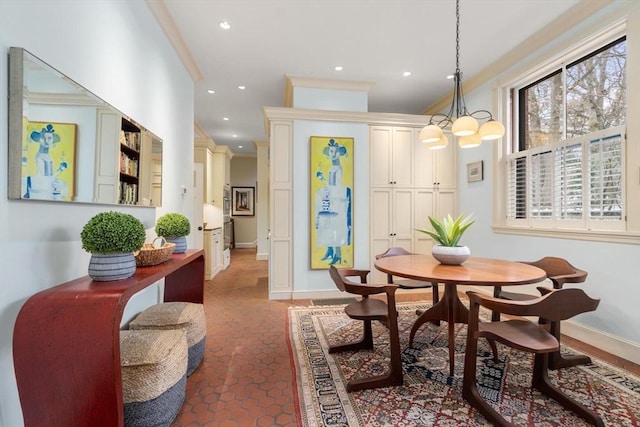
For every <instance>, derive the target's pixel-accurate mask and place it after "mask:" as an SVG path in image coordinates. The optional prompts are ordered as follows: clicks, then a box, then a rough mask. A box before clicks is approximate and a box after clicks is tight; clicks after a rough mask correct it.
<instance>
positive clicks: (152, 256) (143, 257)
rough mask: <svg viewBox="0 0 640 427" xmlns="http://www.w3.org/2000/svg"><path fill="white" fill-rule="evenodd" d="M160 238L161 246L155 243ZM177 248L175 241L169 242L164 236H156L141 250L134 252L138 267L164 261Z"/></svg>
mask: <svg viewBox="0 0 640 427" xmlns="http://www.w3.org/2000/svg"><path fill="white" fill-rule="evenodd" d="M158 239H160V241H161V242H162V246H160V247H158V246H156V245H155V243H156V240H158ZM175 248H176V244H175V243H167V241H166V240H165V239H164V237H156V238H155V239H154V240H153V242H152V243H145V244H144V245H142V248H141V249H140V250H139V251H137V252H135V253H134V255H135V257H136V265H137V266H138V267H145V266H149V265H157V264H160V263H163V262H165V261H166V260H168V259H169V257H171V254H172V253H173V251H174V250H175Z"/></svg>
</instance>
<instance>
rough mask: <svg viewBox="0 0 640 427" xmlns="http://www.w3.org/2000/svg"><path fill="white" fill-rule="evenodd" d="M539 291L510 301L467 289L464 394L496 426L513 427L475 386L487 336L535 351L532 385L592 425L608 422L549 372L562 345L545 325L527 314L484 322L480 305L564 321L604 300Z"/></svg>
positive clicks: (573, 292)
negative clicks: (479, 352)
mask: <svg viewBox="0 0 640 427" xmlns="http://www.w3.org/2000/svg"><path fill="white" fill-rule="evenodd" d="M538 289H539V290H540V292H541V293H543V296H541V297H538V298H534V299H530V300H527V301H508V300H505V299H501V298H494V297H490V296H488V295H483V294H479V293H477V292H473V291H468V292H467V295H468V296H469V304H470V307H469V326H468V333H467V347H466V350H465V360H464V378H463V382H462V396H463V397H464V398H465V400H466V401H467V402H469V403H470V404H471V406H473V407H474V408H476V409H477V410H478V411H480V413H481V414H482V415H484V416H485V418H487V420H489V421H490V422H491V423H492V424H493V425H495V426H510V425H511V424H510V423H508V422H507V421H506V420H505V419H504V418H503V417H502V415H500V414H499V413H498V412H497V411H496V410H495V409H494V408H493V407H492V406H491V405H489V404H488V403H487V402H486V401H485V400H484V399H482V397H481V396H480V393H479V391H478V388H477V385H476V364H477V355H476V353H477V349H478V339H480V338H483V337H484V338H487V339H489V340H492V341H497V342H499V343H502V344H504V345H507V346H509V347H512V348H515V349H517V350H521V351H525V352H529V353H533V354H534V363H533V377H532V380H531V385H532V387H534V388H536V389H538V390H539V391H540V392H542V393H543V394H546V395H547V396H549V397H551V398H553V399H554V400H556V401H557V402H558V403H560V404H561V405H562V406H563V407H565V408H566V409H569V410H571V411H573V412H575V413H576V414H577V415H579V416H580V417H581V418H583V419H585V420H586V421H588V422H589V423H591V424H593V425H596V426H604V423H603V422H602V419H601V418H600V416H599V415H598V414H596V413H595V412H594V411H592V410H591V409H589V408H587V407H586V406H584V405H582V404H581V403H579V402H577V401H576V400H574V399H573V398H571V397H570V396H568V395H567V394H565V393H564V392H562V391H561V390H560V389H559V388H558V387H556V386H555V385H553V384H552V383H551V381H550V379H549V376H548V361H549V354H550V353H553V352H556V351H558V349H559V348H560V343H559V342H558V340H557V339H556V337H555V336H553V335H552V334H551V333H549V332H548V331H547V330H546V325H545V324H538V323H535V322H532V321H530V320H526V319H522V318H516V319H509V320H503V321H497V322H480V320H479V314H480V306H483V307H486V308H488V309H489V310H494V311H497V312H499V313H505V314H510V315H513V316H539V317H540V318H541V319H545V320H546V321H550V322H560V321H561V320H565V319H569V318H571V317H573V316H575V315H577V314H580V313H585V312H588V311H594V310H595V309H596V308H597V307H598V304H599V303H600V300H595V299H592V298H590V297H589V296H588V295H587V294H586V293H585V292H584V291H583V290H582V289H557V290H551V289H545V288H538ZM543 323H545V322H543Z"/></svg>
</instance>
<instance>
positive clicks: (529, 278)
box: [374, 255, 547, 375]
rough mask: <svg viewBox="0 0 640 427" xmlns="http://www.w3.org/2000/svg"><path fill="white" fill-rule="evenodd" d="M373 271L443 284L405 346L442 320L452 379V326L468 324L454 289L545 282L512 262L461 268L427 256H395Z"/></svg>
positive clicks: (475, 262)
mask: <svg viewBox="0 0 640 427" xmlns="http://www.w3.org/2000/svg"><path fill="white" fill-rule="evenodd" d="M374 265H375V267H376V269H378V270H380V271H382V272H384V273H387V274H391V275H393V276H399V277H404V278H407V279H414V280H420V281H425V282H431V283H432V284H433V285H434V286H437V284H439V283H442V284H444V295H443V296H442V299H441V300H440V301H439V302H438V303H436V304H435V305H433V306H432V307H430V308H429V309H427V310H425V311H424V312H423V313H422V314H420V316H419V317H418V318H417V319H416V321H415V322H414V324H413V326H412V327H411V335H410V337H409V346H410V347H412V346H413V339H414V337H415V334H416V332H417V331H418V329H420V326H422V325H423V324H424V323H426V322H430V321H438V320H444V321H446V322H447V324H448V341H449V372H450V374H451V375H453V369H454V363H455V362H454V361H455V359H454V351H455V340H454V336H455V324H456V323H465V324H468V317H469V310H468V309H467V307H466V306H465V305H464V304H463V303H462V301H461V300H460V297H459V296H458V290H457V285H470V286H496V285H499V286H512V285H525V284H529V283H537V282H540V281H542V280H544V279H546V277H547V275H546V273H545V271H544V270H542V269H540V268H538V267H535V266H532V265H528V264H523V263H520V262H516V261H506V260H501V259H493V258H479V257H470V258H468V259H467V260H466V261H465V262H464V263H463V264H461V265H445V264H440V263H439V262H438V261H436V260H435V259H434V258H433V257H432V256H431V255H399V256H393V257H386V258H380V259H377V260H376V261H375V264H374Z"/></svg>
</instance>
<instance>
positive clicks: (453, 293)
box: [409, 283, 469, 375]
mask: <svg viewBox="0 0 640 427" xmlns="http://www.w3.org/2000/svg"><path fill="white" fill-rule="evenodd" d="M438 320H444V321H446V322H447V327H448V332H449V334H448V335H449V336H448V339H449V373H450V375H453V369H454V364H455V359H454V355H455V327H456V323H464V324H467V323H468V321H469V309H467V307H465V305H464V304H462V301H461V300H460V297H458V290H457V286H456V285H455V284H450V283H445V285H444V295H443V296H442V299H441V300H440V301H439V302H438V303H437V304H436V305H434V306H433V307H431V308H429V309H428V310H426V311H425V312H423V313H422V314H421V315H420V317H418V318H417V319H416V321H415V323H414V324H413V326H412V327H411V335H410V336H409V347H413V338H414V337H415V335H416V332H417V331H418V329H420V327H421V326H422V325H424V324H425V323H427V322H433V321H438Z"/></svg>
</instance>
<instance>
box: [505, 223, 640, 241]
mask: <svg viewBox="0 0 640 427" xmlns="http://www.w3.org/2000/svg"><path fill="white" fill-rule="evenodd" d="M492 228H493V231H494V233H498V234H515V235H521V236H531V237H552V238H555V239H569V240H588V241H593V242H607V243H626V244H640V233H632V232H626V231H586V230H560V229H545V228H534V227H507V226H504V225H493V226H492Z"/></svg>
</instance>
